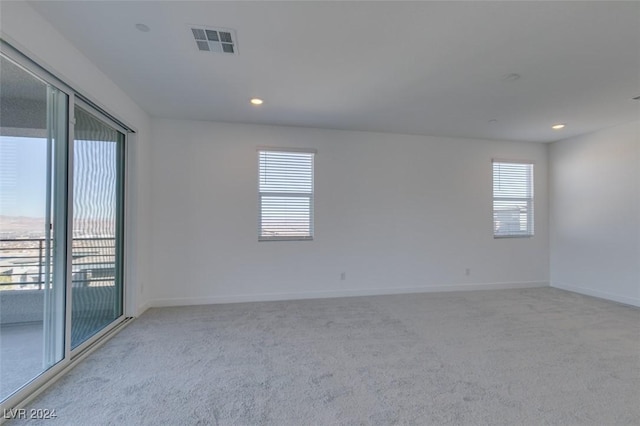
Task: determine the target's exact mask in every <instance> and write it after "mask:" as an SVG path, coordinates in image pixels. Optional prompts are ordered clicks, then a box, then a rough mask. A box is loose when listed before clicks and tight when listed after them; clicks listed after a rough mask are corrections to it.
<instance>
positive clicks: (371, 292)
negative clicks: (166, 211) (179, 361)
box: [147, 281, 549, 308]
mask: <svg viewBox="0 0 640 426" xmlns="http://www.w3.org/2000/svg"><path fill="white" fill-rule="evenodd" d="M534 287H549V283H548V282H547V281H529V282H516V283H482V284H453V285H438V286H428V287H424V286H423V287H401V288H373V289H357V290H332V291H314V292H304V293H262V294H238V295H229V296H205V297H181V298H172V299H152V300H150V301H148V302H147V305H149V307H152V308H160V307H166V306H191V305H217V304H226V303H243V302H268V301H281V300H302V299H330V298H335V297H356V296H382V295H390V294H407V293H443V292H449V291H473V290H505V289H516V288H534Z"/></svg>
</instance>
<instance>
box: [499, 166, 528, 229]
mask: <svg viewBox="0 0 640 426" xmlns="http://www.w3.org/2000/svg"><path fill="white" fill-rule="evenodd" d="M493 236H494V237H495V238H501V237H531V236H533V164H532V163H527V162H516V161H498V160H494V161H493Z"/></svg>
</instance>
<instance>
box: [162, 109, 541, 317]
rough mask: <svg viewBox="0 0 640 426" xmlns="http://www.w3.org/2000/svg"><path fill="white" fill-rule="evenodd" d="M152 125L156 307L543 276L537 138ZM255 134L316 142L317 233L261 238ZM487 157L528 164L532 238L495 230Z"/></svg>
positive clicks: (520, 282)
mask: <svg viewBox="0 0 640 426" xmlns="http://www.w3.org/2000/svg"><path fill="white" fill-rule="evenodd" d="M151 127H152V135H153V150H152V165H151V170H152V198H151V210H152V211H153V214H152V216H151V217H150V219H151V227H152V235H151V247H152V249H151V261H152V265H153V267H152V280H153V289H152V295H151V297H152V299H153V300H152V302H151V303H152V305H155V306H161V305H172V304H195V303H213V302H227V301H241V300H268V299H289V298H305V297H322V296H341V295H355V294H382V293H396V292H407V291H432V290H456V289H466V288H502V287H512V286H530V285H548V271H549V250H548V217H547V216H548V214H547V212H548V210H547V146H546V145H543V144H532V143H513V142H497V141H483V140H463V139H448V138H438V137H424V136H410V135H397V134H383V133H367V132H347V131H337V130H320V129H306V128H294V127H278V126H258V125H242V124H229V123H214V122H200V121H185V120H168V119H152V125H151ZM260 145H267V146H278V147H311V148H316V149H317V150H318V154H317V156H316V175H315V177H316V187H315V189H316V198H315V205H316V210H315V213H316V221H315V240H314V241H311V242H258V241H257V220H258V212H257V208H258V197H257V154H256V147H257V146H260ZM493 157H499V158H514V159H528V160H534V161H535V162H536V170H535V185H536V203H537V204H536V216H535V218H536V236H535V237H534V238H530V239H498V240H496V239H494V238H493V234H492V214H491V211H492V200H491V197H492V177H491V173H492V167H491V159H492V158H493ZM465 268H470V269H471V274H470V275H469V276H466V275H465ZM341 272H346V280H344V281H341V280H340V273H341Z"/></svg>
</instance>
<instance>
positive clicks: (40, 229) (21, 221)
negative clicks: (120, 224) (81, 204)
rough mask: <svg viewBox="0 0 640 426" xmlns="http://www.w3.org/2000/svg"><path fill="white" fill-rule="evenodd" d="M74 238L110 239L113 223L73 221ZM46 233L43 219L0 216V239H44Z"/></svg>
mask: <svg viewBox="0 0 640 426" xmlns="http://www.w3.org/2000/svg"><path fill="white" fill-rule="evenodd" d="M73 228H74V229H73V235H74V238H75V237H111V236H113V235H115V223H114V221H113V220H111V219H75V220H74V224H73ZM45 232H46V225H45V219H44V218H43V217H39V218H38V217H25V216H2V215H0V239H18V238H44V236H45Z"/></svg>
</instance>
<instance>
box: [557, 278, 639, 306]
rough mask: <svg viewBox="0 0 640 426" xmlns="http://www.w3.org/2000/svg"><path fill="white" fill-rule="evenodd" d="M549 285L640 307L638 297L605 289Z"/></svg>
mask: <svg viewBox="0 0 640 426" xmlns="http://www.w3.org/2000/svg"><path fill="white" fill-rule="evenodd" d="M551 287H553V288H559V289H560V290H567V291H572V292H574V293H580V294H584V295H587V296H593V297H597V298H600V299H606V300H611V301H613V302H618V303H624V304H625V305H631V306H637V307H640V298H637V297H628V296H620V295H619V294H613V293H608V292H606V291H600V290H594V289H591V288H585V287H578V286H575V285H570V284H565V283H559V282H552V283H551Z"/></svg>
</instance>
